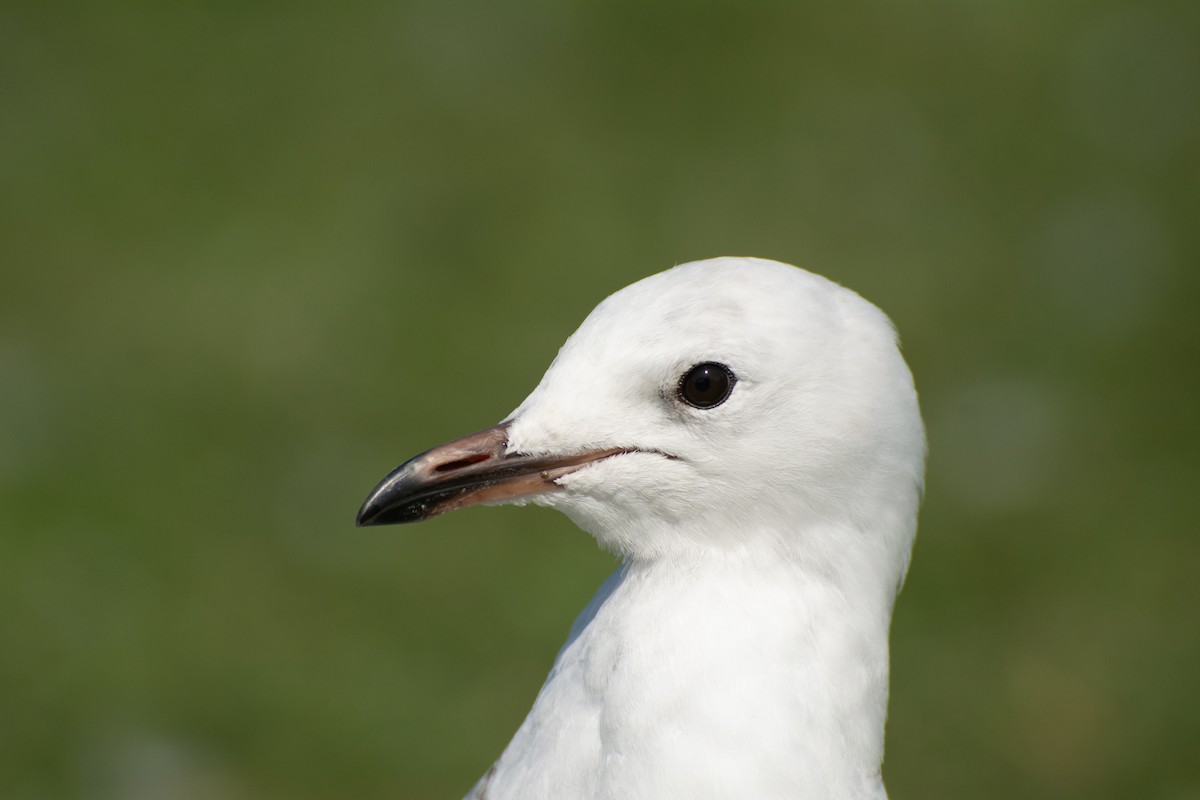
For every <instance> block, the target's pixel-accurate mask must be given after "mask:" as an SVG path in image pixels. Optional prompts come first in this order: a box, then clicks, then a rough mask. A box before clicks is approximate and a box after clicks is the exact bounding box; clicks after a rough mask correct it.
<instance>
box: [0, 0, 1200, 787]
mask: <svg viewBox="0 0 1200 800" xmlns="http://www.w3.org/2000/svg"><path fill="white" fill-rule="evenodd" d="M1198 175H1200V7H1198V6H1197V5H1196V4H1195V3H1194V2H1192V0H1177V1H1172V0H1155V1H1154V2H1139V3H1134V2H1110V1H1108V0H1097V1H1095V2H1071V1H1069V0H1062V1H1061V2H1042V1H1041V0H1037V1H1036V2H1035V1H1034V0H1011V1H1009V2H997V1H995V0H970V2H951V1H950V0H914V2H910V3H905V4H900V3H894V2H887V1H886V0H869V1H868V2H864V3H858V4H838V5H833V4H829V5H826V6H820V5H808V4H800V3H785V2H747V3H738V4H734V3H718V2H709V1H708V0H693V2H688V3H684V2H670V1H668V2H657V3H633V2H626V1H625V0H617V1H616V2H594V1H593V2H582V1H576V0H562V1H561V2H544V1H540V0H504V1H503V2H494V3H489V2H484V1H483V0H423V1H421V2H418V1H417V0H412V1H403V0H402V1H401V2H379V1H378V0H359V1H358V2H350V3H346V4H342V5H340V6H338V7H336V8H335V7H333V6H332V5H328V6H327V5H325V4H318V3H278V2H249V3H228V2H213V3H195V2H184V3H170V4H168V3H149V2H107V3H92V4H83V3H74V4H72V3H34V2H27V0H12V1H11V2H6V3H5V4H3V6H0V797H3V798H14V799H20V800H32V799H34V798H98V799H99V800H110V799H111V800H116V799H117V798H120V799H122V800H125V799H130V800H142V799H143V798H144V799H146V800H149V799H150V798H172V799H173V800H174V799H180V800H192V799H193V798H204V799H205V800H208V799H210V798H248V799H253V798H268V799H270V798H278V799H279V800H306V799H308V798H312V799H314V800H316V799H324V798H328V799H329V800H335V799H336V800H342V799H343V798H385V797H387V798H397V797H399V798H442V797H458V796H460V795H461V794H462V793H464V792H465V791H466V790H467V788H468V787H469V786H470V785H471V784H472V783H473V781H474V780H475V778H476V777H478V775H480V774H481V773H482V772H483V771H484V770H485V769H486V767H487V766H488V765H489V764H490V762H491V761H492V759H494V758H495V757H496V756H497V755H498V754H499V752H500V750H501V749H502V748H503V746H504V744H505V743H506V742H507V741H508V737H509V736H510V735H511V733H512V732H513V731H514V730H515V728H516V726H517V725H518V724H519V722H520V720H521V719H522V717H523V715H524V713H525V712H526V710H527V709H528V707H529V705H530V703H531V701H532V698H533V696H534V693H535V692H536V690H537V688H538V686H539V685H540V683H541V681H542V679H543V678H544V675H545V672H546V670H547V668H548V666H549V663H550V661H551V659H552V657H553V654H554V652H555V650H556V649H557V647H558V645H559V644H560V643H561V641H562V639H563V637H564V636H565V633H566V630H567V628H568V626H569V624H570V621H571V620H572V618H573V616H574V614H575V613H576V612H577V611H578V610H579V609H580V608H582V606H583V604H584V603H585V601H586V600H587V598H588V597H590V595H591V593H592V592H593V590H594V588H595V587H596V586H597V585H598V583H599V582H600V581H601V580H602V578H603V577H604V576H605V575H606V574H607V573H608V571H610V570H611V569H612V568H613V566H614V564H613V561H612V559H611V557H610V556H608V555H606V554H604V553H602V552H599V551H598V550H597V549H596V548H595V546H594V544H593V543H592V542H591V540H590V539H589V538H588V537H586V536H585V535H583V534H581V533H579V532H578V531H576V530H574V529H573V527H572V526H571V525H570V523H569V522H568V521H567V520H566V519H564V518H561V517H559V516H557V515H555V514H553V513H552V512H548V511H544V510H539V509H473V510H469V511H464V512H462V513H461V514H456V515H451V516H450V517H445V518H440V519H437V520H435V521H432V522H429V523H427V524H425V525H422V526H419V527H414V528H404V529H395V528H388V529H379V530H367V531H360V530H355V529H353V528H352V520H353V516H354V512H355V511H356V509H357V507H358V504H359V502H360V501H361V500H362V498H363V497H364V496H365V494H366V492H367V491H368V490H369V489H370V488H371V487H372V486H373V485H374V483H375V481H376V480H377V479H378V478H380V477H381V476H382V475H383V474H384V473H385V472H386V471H387V470H389V469H390V468H391V467H393V466H395V465H396V464H397V463H399V462H400V461H401V460H403V459H404V458H406V457H407V456H409V455H411V454H413V453H415V452H417V451H419V450H422V449H424V448H426V447H428V446H430V445H433V444H435V443H437V442H440V441H442V440H445V439H447V438H450V437H452V436H455V435H458V434H460V433H464V432H468V431H472V430H476V429H478V428H481V427H484V426H485V425H488V424H491V423H493V422H495V421H496V420H498V419H500V418H501V417H502V416H503V415H505V414H506V413H507V412H508V411H509V410H511V409H512V408H513V407H515V406H516V405H517V403H518V402H519V401H520V400H521V399H522V397H523V396H524V395H525V393H526V392H527V391H528V390H529V389H531V388H532V387H533V385H534V384H535V382H536V381H537V379H538V377H539V376H540V375H541V372H542V370H543V369H544V367H545V366H546V364H548V363H549V360H550V358H551V357H552V356H553V354H554V352H555V350H556V349H557V347H558V345H559V344H560V343H561V341H562V340H563V339H564V338H565V337H566V336H567V335H568V334H569V333H570V332H571V331H572V330H573V329H574V327H575V326H576V325H577V324H578V323H579V321H581V320H582V318H583V317H584V315H585V314H586V313H587V312H588V311H589V310H590V309H591V307H592V306H593V305H594V304H595V303H596V302H598V301H599V300H600V299H601V298H602V297H603V296H605V295H606V294H608V293H610V292H612V291H615V290H616V289H618V288H620V287H621V286H623V285H625V284H627V283H629V282H631V281H633V280H635V279H637V278H640V277H642V276H644V275H647V274H649V273H651V272H655V271H658V270H660V269H662V268H664V267H667V266H669V265H671V264H674V263H678V262H682V261H688V260H692V259H697V258H704V257H709V256H713V255H720V254H752V255H761V256H767V257H773V258H778V259H781V260H785V261H791V262H793V263H797V264H800V265H803V266H807V267H809V268H812V269H815V270H817V271H820V272H822V273H824V274H826V275H828V276H830V277H832V278H834V279H835V280H838V281H840V282H842V283H845V284H846V285H848V286H851V287H852V288H854V289H856V290H858V291H859V292H861V293H862V294H864V295H865V296H866V297H868V298H869V299H871V300H873V301H875V302H876V303H878V304H879V305H880V306H882V307H883V308H884V309H885V310H887V311H888V312H889V313H890V314H891V316H892V317H893V319H894V320H895V321H896V322H897V324H898V326H899V328H900V330H901V332H902V335H903V337H904V342H905V352H906V354H907V357H908V359H909V361H910V363H911V365H912V367H913V370H914V372H915V374H916V377H917V382H918V386H919V388H920V390H921V396H922V403H923V409H924V413H925V417H926V420H927V423H928V426H929V436H930V447H931V460H930V465H929V477H928V493H927V497H926V506H925V509H924V512H923V516H922V523H921V533H920V536H919V539H918V545H917V551H916V557H915V561H914V565H913V570H912V572H911V574H910V579H909V584H908V587H907V589H906V590H905V593H904V595H903V596H902V598H901V601H900V604H899V606H898V610H897V617H896V621H895V627H894V631H893V642H894V648H893V693H892V705H891V720H890V723H889V739H888V761H887V764H886V767H885V772H886V777H887V781H888V785H889V789H890V792H891V795H892V797H893V800H905V798H942V797H945V798H961V797H970V798H980V799H983V798H1011V797H1021V798H1085V797H1086V798H1126V797H1139V798H1168V799H1169V800H1195V798H1200V766H1198V763H1200V762H1197V758H1196V756H1197V752H1200V722H1198V720H1200V692H1198V690H1197V688H1196V683H1197V681H1196V678H1197V674H1198V673H1197V662H1198V661H1200V621H1198V612H1200V586H1198V583H1197V577H1196V575H1197V564H1198V563H1200V540H1198V534H1200V499H1198V498H1200V491H1198V490H1197V485H1198V484H1200V423H1198V421H1197V401H1198V397H1197V395H1198V392H1197V388H1198V386H1200V374H1198V373H1200V323H1198V322H1197V318H1196V316H1195V314H1196V307H1197V300H1200V270H1198V263H1197V261H1198V259H1197V256H1198V255H1200V225H1198V224H1197V220H1198V219H1200V188H1198V187H1200V184H1198V181H1197V176H1198Z"/></svg>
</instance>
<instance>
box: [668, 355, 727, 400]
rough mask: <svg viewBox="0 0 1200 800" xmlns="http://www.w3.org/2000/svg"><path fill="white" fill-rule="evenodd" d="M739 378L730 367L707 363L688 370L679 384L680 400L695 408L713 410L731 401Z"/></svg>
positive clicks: (711, 362) (713, 362) (712, 362)
mask: <svg viewBox="0 0 1200 800" xmlns="http://www.w3.org/2000/svg"><path fill="white" fill-rule="evenodd" d="M735 383H737V378H736V377H735V376H734V374H733V372H731V371H730V369H729V367H727V366H725V365H724V364H718V363H716V362H715V361H705V362H704V363H703V364H697V365H696V366H694V367H692V368H691V369H690V370H688V372H687V374H686V375H684V376H683V380H681V381H680V382H679V389H678V393H679V399H680V400H682V401H683V402H685V403H687V404H688V405H689V406H694V407H695V408H713V407H714V406H719V405H721V403H724V402H725V401H726V400H728V399H729V393H730V392H732V391H733V385H734V384H735Z"/></svg>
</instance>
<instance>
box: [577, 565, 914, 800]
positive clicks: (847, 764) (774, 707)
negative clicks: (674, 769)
mask: <svg viewBox="0 0 1200 800" xmlns="http://www.w3.org/2000/svg"><path fill="white" fill-rule="evenodd" d="M854 574H855V573H854V571H853V570H846V571H844V572H840V571H836V570H835V571H832V572H831V571H829V569H828V568H827V566H826V565H815V564H806V563H804V562H802V561H797V560H795V559H790V558H778V557H772V556H770V555H768V554H762V553H756V552H752V551H748V550H742V551H721V552H712V551H710V552H708V553H705V554H704V555H702V556H697V557H695V558H691V559H678V558H675V559H671V560H654V561H642V562H637V561H631V562H627V563H626V564H625V565H624V566H623V567H622V569H621V570H620V572H619V573H618V575H616V576H614V579H613V580H612V581H610V582H609V583H608V584H606V587H605V588H603V589H602V590H601V593H600V595H598V596H597V602H594V603H593V605H592V606H591V607H589V611H586V612H585V615H584V617H585V618H587V619H585V618H581V620H580V622H581V623H583V627H586V628H591V627H593V625H592V624H591V623H592V620H591V619H590V617H594V618H595V623H599V625H598V628H597V630H598V631H599V632H601V634H602V638H608V639H612V640H613V641H609V642H607V643H606V644H604V645H600V646H597V647H594V648H593V649H592V652H591V655H592V656H595V655H597V654H601V653H603V654H605V655H606V657H605V658H604V659H596V660H593V661H592V664H591V666H592V667H594V668H599V671H598V672H597V673H596V674H597V675H603V676H604V678H603V680H604V681H605V683H606V694H609V695H611V696H612V697H614V698H615V699H616V700H618V701H619V702H614V704H613V707H612V708H613V711H612V713H613V714H614V715H617V716H623V717H624V718H623V719H619V720H617V721H619V722H621V723H623V724H622V725H620V726H618V727H617V728H614V729H619V730H624V731H629V732H632V739H631V741H630V742H629V743H628V745H629V746H630V747H633V748H636V749H638V750H641V751H643V752H645V751H647V750H650V751H653V750H654V749H655V746H656V741H657V737H660V736H662V735H663V734H662V732H663V731H668V732H669V733H670V735H674V733H675V732H677V731H680V730H687V731H689V733H690V734H691V735H690V736H689V739H690V741H692V743H693V744H692V747H698V748H699V750H698V751H694V752H692V753H691V755H690V757H689V760H692V761H694V764H696V765H703V766H701V767H699V768H700V769H701V772H713V771H715V772H716V773H717V774H708V775H707V776H706V778H705V780H708V781H720V780H722V776H725V775H728V776H729V779H730V780H731V781H734V782H735V785H737V786H740V787H741V788H742V789H745V785H744V781H745V777H744V776H745V775H746V774H755V773H761V774H764V775H779V774H782V773H787V774H788V775H789V776H790V778H789V780H788V783H787V785H788V786H795V787H799V789H798V790H797V793H796V794H794V795H793V796H796V797H809V796H813V797H818V796H821V797H854V798H859V797H877V796H880V795H881V794H882V792H883V789H882V783H881V782H880V777H879V769H880V764H881V762H882V759H883V727H884V719H885V716H886V712H887V691H888V642H887V636H888V625H889V623H890V618H891V606H892V598H893V597H894V585H893V586H892V587H888V586H887V585H886V581H878V582H877V583H878V584H879V585H878V586H876V587H871V586H869V585H864V584H863V582H862V581H858V582H857V584H852V583H850V582H849V581H848V580H847V579H846V578H844V577H843V575H854ZM580 627H581V626H579V625H577V632H581V631H579V628H580ZM604 632H607V633H608V634H609V635H608V636H607V637H604V636H603V633H604ZM575 635H576V634H573V637H572V642H569V643H568V646H567V647H568V648H570V647H571V646H572V643H573V642H574V639H575ZM614 645H615V646H614ZM610 660H611V663H608V662H609V661H610ZM696 687H706V689H705V696H704V698H703V699H698V698H697V697H695V696H692V695H693V694H694V692H695V691H696ZM631 701H633V702H631ZM664 714H665V715H667V716H668V717H669V718H670V719H669V722H670V724H669V725H664V724H663V722H664V719H663V715H664ZM696 743H699V744H696ZM662 744H663V747H664V749H669V748H670V743H669V742H663V743H662ZM706 747H708V748H711V752H709V753H706V752H701V751H703V750H704V749H705V748H706ZM763 770H767V772H762V771H763ZM649 779H650V778H649V777H647V780H649ZM764 780H765V779H764ZM767 788H769V785H768V784H764V789H767Z"/></svg>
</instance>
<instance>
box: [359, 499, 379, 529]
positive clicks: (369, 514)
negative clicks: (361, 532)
mask: <svg viewBox="0 0 1200 800" xmlns="http://www.w3.org/2000/svg"><path fill="white" fill-rule="evenodd" d="M377 511H378V509H375V508H373V507H372V506H371V503H370V502H369V501H368V502H366V503H363V507H362V508H360V509H359V510H358V515H357V516H355V518H354V527H356V528H369V527H371V526H372V525H374V524H375V517H377V516H378V513H377Z"/></svg>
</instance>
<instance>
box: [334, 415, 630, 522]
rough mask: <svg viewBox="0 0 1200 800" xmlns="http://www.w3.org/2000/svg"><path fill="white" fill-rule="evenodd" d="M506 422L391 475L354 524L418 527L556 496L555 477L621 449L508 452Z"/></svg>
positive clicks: (430, 452) (424, 455)
mask: <svg viewBox="0 0 1200 800" xmlns="http://www.w3.org/2000/svg"><path fill="white" fill-rule="evenodd" d="M509 425H510V423H509V422H502V423H500V424H499V425H496V426H495V427H493V428H488V429H487V430H482V431H480V432H479V433H472V434H471V435H470V436H464V437H462V438H461V439H455V440H454V441H452V442H447V443H446V444H443V445H441V446H439V447H435V448H433V449H432V450H427V451H426V452H424V453H421V454H420V455H419V456H416V457H414V458H411V459H409V460H408V461H406V462H404V463H403V464H401V465H400V466H399V467H397V468H396V469H394V470H392V472H391V474H390V475H388V476H387V477H386V478H384V479H383V481H381V482H380V484H379V485H378V486H376V487H375V490H374V491H372V492H371V494H370V495H368V496H367V499H366V501H364V502H363V505H362V508H361V509H359V512H358V519H357V524H358V526H359V527H365V526H367V525H393V524H396V523H400V522H419V521H421V520H423V519H429V518H430V517H434V516H437V515H438V514H444V513H446V512H447V511H454V510H455V509H459V508H466V507H467V506H473V505H478V504H480V503H503V502H506V501H509V500H514V499H516V498H518V497H527V496H529V495H533V494H540V493H542V492H552V491H560V490H561V487H560V486H558V485H556V484H555V481H557V480H558V479H559V478H561V477H562V476H564V475H567V474H569V473H571V472H574V471H576V470H578V469H581V468H583V467H584V466H586V465H588V464H590V463H592V462H593V461H598V460H600V459H602V458H608V457H609V456H613V455H617V454H618V453H624V452H627V450H625V449H623V448H614V449H610V450H594V451H591V452H586V453H579V454H575V455H569V456H554V455H551V456H546V455H542V456H529V455H523V454H521V453H509V452H508V427H509Z"/></svg>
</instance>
